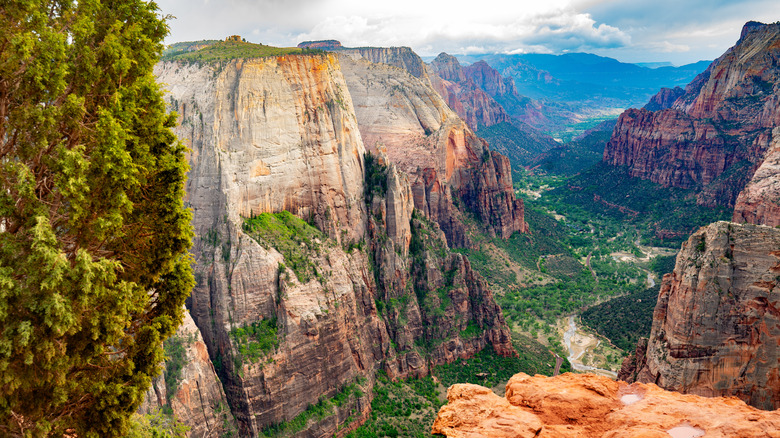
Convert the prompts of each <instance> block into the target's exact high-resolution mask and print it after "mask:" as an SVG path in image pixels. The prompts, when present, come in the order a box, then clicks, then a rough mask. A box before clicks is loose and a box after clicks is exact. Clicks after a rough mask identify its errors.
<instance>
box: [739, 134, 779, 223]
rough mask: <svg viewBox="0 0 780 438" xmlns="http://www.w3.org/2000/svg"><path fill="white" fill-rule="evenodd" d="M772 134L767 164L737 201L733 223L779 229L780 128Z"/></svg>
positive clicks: (761, 166) (761, 168) (765, 160)
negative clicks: (777, 227)
mask: <svg viewBox="0 0 780 438" xmlns="http://www.w3.org/2000/svg"><path fill="white" fill-rule="evenodd" d="M772 134H773V137H772V144H771V146H770V148H769V150H768V151H767V153H766V156H765V158H764V161H763V162H762V163H761V165H760V166H759V167H758V169H757V170H756V172H755V173H754V174H753V178H751V180H750V182H749V183H748V184H747V186H745V189H744V190H742V192H741V193H740V194H739V196H738V197H737V205H736V206H735V207H734V219H733V221H734V222H738V223H749V224H754V225H769V226H772V227H776V226H779V225H780V128H775V129H774V130H773V131H772Z"/></svg>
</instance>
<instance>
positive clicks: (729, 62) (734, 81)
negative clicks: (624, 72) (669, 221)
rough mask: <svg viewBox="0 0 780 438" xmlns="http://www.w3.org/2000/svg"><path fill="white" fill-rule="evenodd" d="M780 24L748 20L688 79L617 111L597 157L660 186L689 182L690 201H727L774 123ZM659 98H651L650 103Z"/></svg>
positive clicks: (751, 168)
mask: <svg viewBox="0 0 780 438" xmlns="http://www.w3.org/2000/svg"><path fill="white" fill-rule="evenodd" d="M778 65H780V23H774V24H768V25H762V24H757V23H754V24H750V23H749V24H748V25H746V26H745V28H744V29H743V34H742V37H741V38H740V40H739V41H738V42H737V44H736V45H735V46H734V47H732V48H731V49H729V50H728V51H727V52H726V53H725V54H723V55H722V56H721V57H720V58H718V59H717V60H715V61H714V62H713V63H712V64H711V65H710V66H709V68H708V69H707V70H706V71H705V72H704V73H702V74H700V75H699V76H698V77H697V78H696V79H694V81H693V82H691V83H690V84H688V86H687V87H686V88H685V92H684V93H683V94H682V95H680V96H678V97H677V98H676V99H675V100H674V102H673V103H672V104H671V105H670V104H669V102H668V100H670V99H671V98H672V96H675V95H676V94H679V93H674V91H673V90H670V91H669V92H668V93H667V92H663V91H662V92H661V93H660V94H659V95H656V97H655V98H654V100H653V101H651V103H650V104H648V108H653V109H654V108H655V107H658V108H659V109H660V108H665V109H661V110H660V111H655V112H654V111H650V110H648V109H630V110H628V111H626V112H624V113H623V114H622V115H621V116H620V118H619V120H618V123H617V126H616V128H615V130H614V132H613V136H612V139H611V140H610V141H609V142H608V143H607V146H606V148H605V150H604V161H605V162H607V163H609V164H611V165H614V166H627V167H628V169H629V172H630V174H631V175H632V176H635V177H639V178H643V179H649V180H651V181H653V182H656V183H658V184H661V185H663V186H667V187H681V188H686V189H696V190H697V192H698V194H697V202H698V203H699V204H701V205H706V206H716V205H721V206H733V205H734V204H735V202H736V198H737V195H738V194H739V193H740V191H741V190H742V189H743V188H744V187H745V185H746V184H747V182H748V181H749V180H750V178H751V176H752V175H753V173H754V172H755V170H756V168H757V167H758V166H759V165H760V164H761V162H762V161H763V159H764V155H765V153H766V151H767V150H768V148H769V144H770V141H771V138H772V134H771V131H772V128H773V127H775V126H777V125H778V124H780V88H779V87H780V84H779V83H778V77H780V69H779V68H778ZM655 101H658V102H655Z"/></svg>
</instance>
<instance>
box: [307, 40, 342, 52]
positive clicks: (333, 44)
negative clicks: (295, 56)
mask: <svg viewBox="0 0 780 438" xmlns="http://www.w3.org/2000/svg"><path fill="white" fill-rule="evenodd" d="M298 47H299V48H301V49H321V50H338V49H341V48H342V46H341V42H340V41H337V40H323V41H304V42H302V43H299V44H298Z"/></svg>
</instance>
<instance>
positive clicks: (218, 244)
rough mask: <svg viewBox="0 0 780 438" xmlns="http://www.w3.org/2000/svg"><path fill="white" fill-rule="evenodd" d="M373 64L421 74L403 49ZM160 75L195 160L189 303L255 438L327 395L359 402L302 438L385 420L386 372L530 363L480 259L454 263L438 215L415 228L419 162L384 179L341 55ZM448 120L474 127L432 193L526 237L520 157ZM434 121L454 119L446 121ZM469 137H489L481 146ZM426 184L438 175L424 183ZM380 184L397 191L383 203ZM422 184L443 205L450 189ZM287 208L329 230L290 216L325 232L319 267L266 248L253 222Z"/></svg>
mask: <svg viewBox="0 0 780 438" xmlns="http://www.w3.org/2000/svg"><path fill="white" fill-rule="evenodd" d="M364 54H365V55H366V56H374V55H376V57H377V59H380V60H394V61H397V62H406V61H404V60H405V59H406V58H405V57H404V56H402V55H403V53H401V54H400V55H398V54H397V53H396V52H393V51H392V50H389V49H388V50H384V49H383V50H379V51H369V52H366V53H364ZM353 55H354V54H353ZM353 55H350V54H346V55H342V56H344V58H341V59H346V60H349V59H352V58H351V56H353ZM396 55H398V56H396ZM362 56H363V55H361V56H360V57H361V60H360V61H359V62H361V63H365V64H366V65H367V67H366V68H369V69H370V68H377V69H380V70H382V69H387V68H392V69H393V70H394V71H395V72H402V73H403V74H404V75H405V77H408V78H413V79H415V80H417V79H416V78H415V77H414V76H412V75H411V74H409V73H407V72H406V70H400V69H398V68H394V67H389V66H386V65H380V64H372V63H369V62H368V61H365V60H362ZM415 57H416V55H415ZM406 60H407V61H409V62H406V63H404V64H403V65H405V66H407V67H409V68H411V69H412V70H414V65H416V64H415V62H416V61H415V60H414V59H412V58H409V59H406ZM355 62H358V61H355ZM420 65H422V64H420ZM371 66H375V67H371ZM156 73H157V74H158V77H159V80H160V82H161V83H163V84H165V85H164V86H165V88H166V89H167V91H168V100H169V101H170V103H171V105H172V107H173V109H174V110H176V111H178V113H179V114H180V122H181V125H180V126H179V127H178V128H177V134H178V135H179V137H180V138H182V139H183V141H185V142H186V143H187V144H188V145H189V146H190V148H191V155H190V166H191V170H190V175H189V179H188V185H187V200H186V202H187V204H188V205H189V206H190V207H191V208H192V210H193V225H194V228H195V232H196V239H195V242H194V247H193V251H192V252H193V256H194V258H195V262H196V266H195V272H196V281H197V284H196V286H195V289H194V290H193V292H192V296H191V298H190V299H189V301H188V307H189V308H190V309H191V312H192V317H193V319H194V320H195V322H196V324H197V326H198V327H199V329H200V331H201V333H202V336H203V341H204V343H205V345H206V346H207V349H208V353H209V356H210V358H211V360H212V362H213V363H214V367H215V369H216V371H217V374H218V375H219V377H220V380H221V383H222V385H223V387H224V392H225V394H226V398H227V401H228V403H229V405H230V408H231V411H232V413H233V415H234V417H235V419H236V422H237V424H238V428H239V433H240V435H241V436H258V435H260V434H261V433H262V432H263V430H264V429H267V428H269V427H277V428H280V427H281V428H283V427H285V426H284V425H285V424H286V423H287V422H289V421H290V420H292V419H294V418H296V417H297V416H298V415H301V414H302V413H303V412H304V411H305V410H306V409H307V408H308V406H310V405H312V404H316V403H317V402H318V401H319V400H321V399H322V400H325V401H327V400H330V399H331V398H333V397H334V396H336V395H338V394H346V395H347V397H346V400H345V401H343V402H340V403H339V404H335V403H331V404H328V405H327V406H328V408H327V409H330V410H331V411H330V413H331V414H330V415H328V416H326V418H324V419H322V420H316V421H309V422H307V423H306V424H305V425H304V426H303V429H301V430H298V431H294V432H290V433H293V434H296V435H298V436H332V435H334V434H337V433H340V434H343V433H344V431H345V430H348V429H349V427H351V426H350V425H347V424H345V423H346V422H349V421H351V422H353V424H352V426H354V424H359V423H360V422H361V421H362V420H364V419H365V418H366V416H367V415H368V414H369V413H370V398H371V396H372V391H371V389H372V387H373V382H374V374H375V372H376V371H377V370H378V369H380V368H382V369H384V370H385V371H386V372H388V374H390V375H391V376H398V377H404V376H407V375H422V374H425V373H427V372H428V367H429V366H430V365H432V364H438V363H443V362H449V361H452V360H454V359H455V358H458V357H468V356H471V355H473V354H475V353H476V352H478V351H479V350H480V349H482V348H483V347H484V346H485V345H486V344H487V343H492V344H493V346H494V348H495V349H496V350H497V351H499V352H501V353H503V354H513V353H514V351H513V349H512V345H511V341H510V339H509V331H508V328H507V327H506V324H505V322H504V320H503V317H502V315H501V311H500V309H499V307H498V306H497V305H496V304H495V301H494V300H493V298H492V296H491V295H490V292H489V290H488V288H487V287H486V284H485V283H484V281H483V280H482V279H480V278H479V277H478V275H477V274H476V273H474V272H473V271H472V270H471V267H470V265H469V263H468V261H467V260H466V259H465V258H464V257H462V256H461V255H458V254H450V251H449V248H448V246H447V242H446V241H445V240H444V239H443V238H442V235H443V234H442V232H441V231H440V228H439V225H438V223H437V222H436V221H431V220H430V219H431V218H432V219H438V218H439V216H436V215H435V213H436V211H434V212H433V213H431V210H430V208H429V209H428V210H424V211H423V210H421V211H420V217H419V218H412V212H413V210H414V209H415V207H416V206H417V198H418V192H419V190H418V189H416V187H420V186H421V184H422V183H419V182H418V183H416V184H415V183H410V177H409V176H407V175H406V174H405V173H404V172H402V170H403V169H404V168H403V167H401V166H400V165H397V166H396V165H394V164H393V163H392V160H387V158H382V160H384V163H382V165H383V168H382V169H379V172H378V173H374V172H371V175H370V176H369V175H367V169H366V161H364V154H365V148H364V146H363V140H362V137H361V132H360V129H362V128H360V127H359V122H360V118H359V117H356V116H355V110H354V109H353V98H352V96H351V91H352V90H351V88H350V86H349V84H348V83H347V82H346V81H345V79H344V75H343V74H342V66H341V61H340V58H339V56H337V55H334V54H325V55H304V56H301V55H294V56H284V57H271V58H262V59H254V60H234V61H230V62H226V63H223V64H219V65H217V64H215V65H211V64H204V65H196V64H187V63H176V62H168V63H162V64H160V65H158V66H157V69H156ZM418 82H420V81H419V80H418ZM427 90H430V87H428V88H427V89H426V90H424V91H425V92H424V93H423V92H421V90H419V89H413V90H408V91H407V93H408V94H407V96H408V98H409V100H410V101H414V102H425V101H426V100H430V99H434V98H437V99H438V100H437V101H436V104H437V105H440V106H441V107H442V108H445V109H446V105H444V104H443V103H441V99H440V98H438V95H436V94H435V92H433V91H432V90H431V93H428V91H427ZM416 92H420V94H419V95H417V94H415V93H416ZM429 94H431V95H429ZM381 98H382V99H386V96H385V95H381ZM419 108H420V111H421V114H425V111H429V112H431V111H432V112H437V111H439V109H438V108H435V109H434V110H431V109H430V108H429V105H427V104H425V103H419ZM441 111H442V112H443V113H444V114H446V117H451V118H452V120H450V121H449V123H451V124H453V125H455V126H457V127H458V129H460V130H456V129H454V128H450V127H449V126H450V125H447V126H448V129H447V130H446V131H442V132H441V133H437V134H436V135H437V138H438V137H439V136H443V139H442V141H441V142H437V143H435V145H436V146H437V147H439V146H441V149H440V150H436V151H435V153H434V152H432V151H431V150H430V149H429V150H427V152H426V154H427V156H428V157H429V158H428V160H429V162H430V163H431V169H434V172H435V173H434V175H435V174H438V173H439V172H440V173H441V175H446V176H447V178H446V179H445V178H438V177H437V178H433V179H432V180H431V181H430V184H431V187H432V186H436V187H437V189H436V190H439V189H441V191H442V193H443V194H444V195H446V197H447V198H446V200H442V201H436V202H442V205H447V206H450V207H452V202H453V201H452V197H451V195H450V193H451V192H450V190H453V191H454V193H457V194H458V195H459V196H460V199H461V200H462V202H464V203H466V202H467V200H468V203H467V204H466V206H467V207H468V208H472V209H473V210H474V211H477V212H486V216H485V218H491V219H493V216H495V222H487V221H486V222H487V223H489V225H490V226H491V227H494V229H496V230H498V232H499V233H502V232H505V231H506V232H509V231H508V230H509V229H510V228H511V229H513V230H514V229H522V225H524V222H523V221H522V202H521V201H518V202H520V203H519V204H516V203H515V201H514V200H513V197H512V198H502V197H501V196H502V195H501V194H508V193H512V191H511V176H510V174H509V169H508V166H507V165H504V164H505V163H504V161H506V159H505V158H504V159H503V161H502V157H500V156H498V155H493V154H490V153H489V152H487V148H486V147H485V145H484V144H483V143H481V142H478V141H477V140H476V137H474V136H473V134H471V133H470V131H468V133H466V131H467V130H468V128H467V127H465V125H464V124H463V122H462V121H460V120H459V119H457V116H455V115H454V114H453V113H452V112H451V111H449V109H446V111H445V110H444V109H442V110H441ZM430 120H431V122H430V123H431V124H433V125H435V124H438V125H439V126H440V125H442V117H441V116H440V115H431V117H430ZM383 126H384V127H385V129H386V134H390V133H398V132H399V131H398V130H399V126H400V132H403V130H404V129H405V127H407V128H409V130H410V131H413V132H415V133H416V130H419V129H422V128H421V124H420V122H419V121H418V122H417V125H416V126H411V127H409V126H407V125H404V124H403V123H401V122H399V123H398V124H397V125H394V124H392V123H390V122H389V121H386V122H385V123H384V125H383ZM436 129H437V130H438V128H436ZM465 136H469V138H470V140H469V141H471V142H475V141H476V143H474V146H472V147H471V149H469V147H467V146H466V142H465V141H464V140H463V137H465ZM423 137H424V135H423ZM383 138H388V139H390V138H392V136H390V135H387V136H384V137H383ZM375 151H376V152H378V149H375ZM472 153H482V154H483V155H478V156H476V158H475V157H472V156H471V155H470V154H472ZM389 154H390V152H389V151H388V155H389ZM482 157H485V158H484V159H482ZM439 159H440V160H441V161H437V160H439ZM414 170H415V171H416V169H414ZM426 171H428V170H427V169H426ZM491 172H492V173H491ZM423 175H430V173H423V172H419V173H415V174H413V177H412V178H413V179H414V180H415V181H419V180H420V179H421V178H422V176H423ZM366 178H368V181H369V182H368V187H367V186H366V183H364V179H366ZM426 181H427V180H426ZM375 183H376V184H378V185H379V186H381V188H379V189H377V191H376V192H375V191H374V190H373V188H372V187H371V184H375ZM422 187H423V188H424V189H428V192H424V193H425V194H426V195H428V196H429V197H431V198H435V196H434V195H433V193H437V192H436V190H433V189H431V188H430V187H429V186H424V185H422ZM451 187H452V188H451ZM426 199H428V198H426ZM502 200H503V201H502ZM501 202H504V203H503V204H502V203H501ZM429 205H430V203H428V202H426V203H423V204H420V206H429ZM434 205H436V204H435V203H434ZM502 206H503V207H502ZM452 208H453V210H452V216H451V218H452V220H455V217H456V214H457V212H456V210H457V209H455V208H454V207H452ZM502 208H505V209H509V210H508V211H509V213H508V214H506V215H504V216H499V215H502V214H504V213H506V211H503V210H502ZM285 210H286V211H289V212H292V213H293V214H294V215H296V216H297V217H299V218H302V219H305V220H307V221H308V222H309V223H311V224H314V225H316V227H317V228H318V229H319V230H322V233H321V234H318V233H320V232H319V231H316V230H314V228H311V227H309V226H308V225H305V224H304V223H303V221H301V220H300V219H294V218H293V219H289V218H288V219H285V220H291V221H293V222H291V224H290V226H294V227H301V229H304V228H306V227H309V229H310V231H309V233H310V235H309V237H308V238H306V239H305V240H302V241H294V245H298V246H300V251H297V250H296V252H300V253H301V254H303V255H305V257H304V258H305V259H306V260H307V262H306V263H309V264H310V265H306V264H303V265H301V263H302V262H300V261H296V260H289V259H288V258H287V257H288V256H286V255H285V253H284V249H283V246H284V245H289V244H290V243H289V242H287V241H278V240H274V238H272V237H267V236H266V237H263V235H262V234H261V233H260V232H259V231H258V230H257V229H255V228H253V225H252V223H251V222H247V219H249V218H251V217H256V216H258V215H260V214H267V213H277V212H281V211H285ZM263 217H265V218H268V217H270V216H263ZM290 217H291V216H290ZM480 217H482V216H480ZM501 217H504V219H500V218H501ZM269 220H270V219H269ZM502 220H503V221H506V222H501V221H502ZM295 221H297V222H295ZM518 221H519V222H518ZM444 223H445V224H446V222H444ZM274 226H276V227H279V226H280V225H274ZM312 230H313V231H312ZM258 233H260V234H258ZM285 235H286V234H283V233H282V234H280V235H278V236H282V237H279V238H283V236H285ZM413 242H417V245H416V246H414V247H413V248H412V249H410V247H411V246H413V245H412V244H413ZM369 254H372V257H370V256H369ZM372 259H373V261H372ZM415 286H417V287H415ZM391 298H392V300H390V299H391ZM385 300H387V301H385ZM391 303H392V305H391ZM395 303H399V304H400V305H396V304H395ZM467 328H469V329H470V330H468V331H466V329H467ZM475 328H476V330H475ZM260 337H263V338H262V339H261V338H260ZM261 341H262V342H261ZM355 386H357V387H359V388H360V391H356V390H354V388H355Z"/></svg>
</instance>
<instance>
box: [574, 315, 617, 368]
mask: <svg viewBox="0 0 780 438" xmlns="http://www.w3.org/2000/svg"><path fill="white" fill-rule="evenodd" d="M574 319H575V317H574V316H570V317H569V324H568V328H567V329H566V331H565V332H564V333H563V344H564V346H565V347H566V350H567V351H568V356H567V357H566V359H568V360H569V362H570V363H571V366H572V368H574V369H575V370H577V371H583V372H588V373H594V374H599V375H602V376H606V377H609V378H611V379H617V373H616V372H614V371H612V370H605V369H602V368H597V367H593V366H590V365H585V364H584V363H582V358H583V357H584V356H585V353H587V352H588V351H589V350H591V349H594V348H596V347H598V346H599V344H600V343H601V340H599V339H598V338H596V337H595V336H591V335H589V334H587V333H585V332H582V331H580V330H578V329H577V323H576V322H575V320H574Z"/></svg>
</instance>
